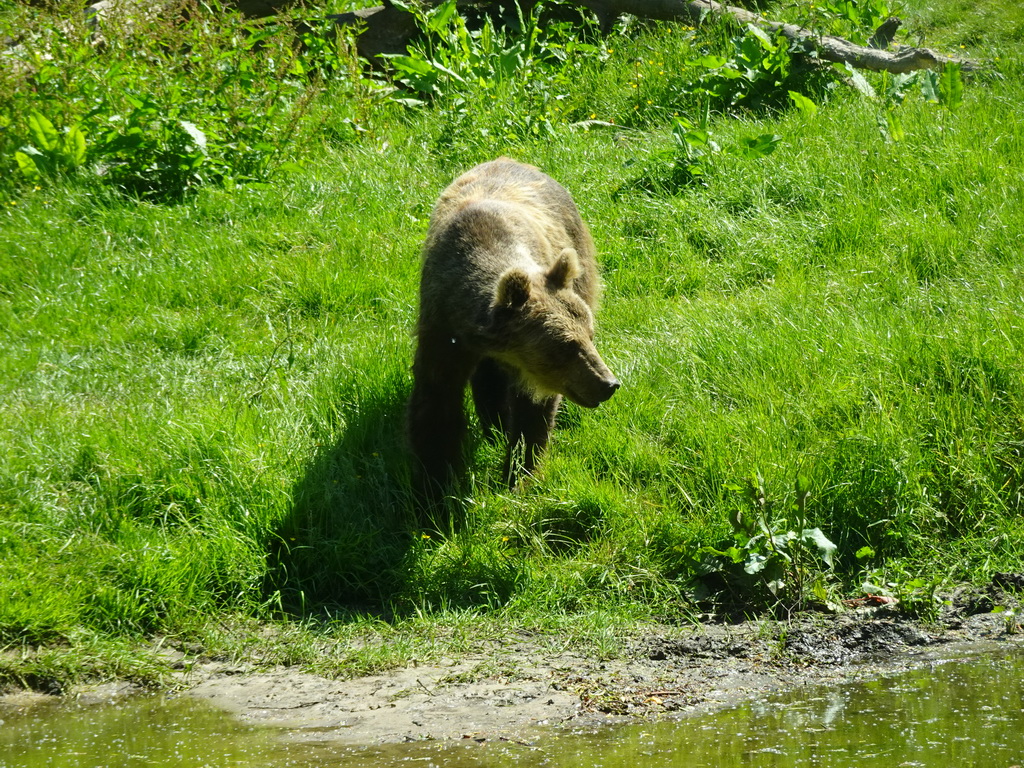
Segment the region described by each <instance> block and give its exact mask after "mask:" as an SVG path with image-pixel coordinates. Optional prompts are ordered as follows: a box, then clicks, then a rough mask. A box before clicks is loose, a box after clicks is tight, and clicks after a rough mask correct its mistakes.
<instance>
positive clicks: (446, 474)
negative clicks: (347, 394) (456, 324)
mask: <svg viewBox="0 0 1024 768" xmlns="http://www.w3.org/2000/svg"><path fill="white" fill-rule="evenodd" d="M453 341H454V340H450V343H451V342H453ZM451 346H453V347H454V346H455V345H454V344H453V343H452V344H451ZM454 351H455V350H448V349H445V348H444V347H442V348H441V349H440V350H438V349H437V347H436V346H435V345H430V344H423V343H422V341H421V344H420V345H419V348H418V349H417V352H416V360H415V362H414V363H413V388H412V396H411V397H410V398H409V414H408V429H409V443H410V447H411V448H412V453H413V456H414V457H415V458H416V461H417V463H418V467H417V469H418V470H419V471H418V472H417V474H418V475H419V483H418V485H419V487H420V490H421V491H423V492H425V493H426V494H427V495H428V496H429V497H433V498H436V497H437V496H438V495H439V494H440V493H441V492H442V491H443V490H444V488H445V487H446V486H448V485H449V484H450V483H451V481H452V480H453V479H454V478H455V477H456V476H457V475H458V473H459V471H460V470H461V464H462V441H463V438H464V437H465V434H466V414H465V410H464V408H463V405H462V400H463V392H464V391H465V389H466V384H467V383H468V381H469V373H470V370H471V369H472V368H471V365H469V364H468V363H467V361H466V360H465V359H463V358H462V356H461V355H458V354H452V352H454ZM446 353H447V354H446Z"/></svg>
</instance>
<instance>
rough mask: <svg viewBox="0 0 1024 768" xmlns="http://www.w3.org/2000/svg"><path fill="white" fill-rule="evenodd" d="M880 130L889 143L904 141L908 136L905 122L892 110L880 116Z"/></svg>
mask: <svg viewBox="0 0 1024 768" xmlns="http://www.w3.org/2000/svg"><path fill="white" fill-rule="evenodd" d="M878 130H879V131H880V132H881V134H882V137H883V138H884V139H885V140H886V141H887V142H896V141H903V139H904V138H905V137H906V135H907V134H906V131H904V130H903V121H902V120H900V116H899V115H897V114H896V113H895V112H893V111H892V110H891V109H890V110H887V111H886V112H885V114H884V115H879V116H878Z"/></svg>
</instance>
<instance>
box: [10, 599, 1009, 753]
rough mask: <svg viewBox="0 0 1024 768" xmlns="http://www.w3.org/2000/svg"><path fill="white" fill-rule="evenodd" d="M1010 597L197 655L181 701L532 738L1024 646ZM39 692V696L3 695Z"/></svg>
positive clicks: (377, 737) (383, 726)
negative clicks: (418, 655)
mask: <svg viewBox="0 0 1024 768" xmlns="http://www.w3.org/2000/svg"><path fill="white" fill-rule="evenodd" d="M1016 594H1018V593H1016V592H1012V593H1003V592H1002V591H998V592H994V591H993V588H992V587H989V588H987V589H979V588H968V587H965V588H961V589H958V590H957V591H956V592H954V593H952V594H950V595H949V596H947V597H946V600H945V605H944V606H943V608H942V610H941V612H940V615H939V618H938V620H937V621H934V622H929V623H926V622H921V621H919V620H916V619H913V618H909V617H907V616H906V615H904V614H902V613H901V612H900V611H899V610H898V606H896V605H893V604H884V605H877V606H863V607H855V608H851V609H850V610H847V611H845V612H843V613H840V614H820V613H811V614H804V615H800V616H797V617H795V618H793V619H791V620H789V621H786V622H774V621H747V622H742V623H738V624H713V623H712V624H705V625H702V626H700V627H693V628H679V627H658V626H646V627H641V628H638V629H637V631H636V633H635V634H634V635H632V636H630V637H627V638H620V640H619V643H618V647H617V652H616V653H615V654H614V658H610V659H602V658H598V657H596V656H595V655H593V654H588V653H583V652H581V651H578V650H574V649H568V650H567V649H559V647H558V646H557V644H554V643H552V642H551V638H545V637H540V636H531V635H529V634H526V633H518V634H512V635H511V636H509V637H507V638H504V639H501V640H493V639H492V640H488V641H486V642H483V643H481V644H479V645H477V646H476V647H474V648H472V649H468V650H467V651H466V652H465V653H462V654H459V655H458V656H457V657H454V656H453V657H451V658H448V659H442V660H439V661H432V662H431V663H422V664H411V665H409V666H406V667H404V668H400V669H395V670H391V671H389V672H387V673H384V674H379V675H370V676H364V677H355V678H351V679H345V680H335V679H328V678H324V677H319V676H316V675H311V674H308V673H305V672H303V671H301V670H298V669H295V668H286V667H281V668H276V669H271V670H256V669H255V668H248V667H247V666H246V665H245V664H237V663H226V662H218V661H212V660H198V661H197V660H194V659H193V660H190V661H189V663H187V664H185V663H183V664H182V665H181V671H180V679H179V680H178V682H179V686H180V688H181V692H180V693H178V694H175V695H178V696H187V697H192V698H196V699H200V700H205V701H207V702H210V703H212V704H213V705H215V706H217V707H220V708H223V709H225V710H227V711H229V712H231V713H233V714H235V715H236V716H237V717H238V718H240V719H241V720H242V721H243V722H247V723H252V724H263V725H268V726H275V727H278V728H282V729H284V733H285V736H286V738H288V739H295V740H301V741H332V742H340V743H344V744H349V745H361V746H372V745H380V744H395V743H403V742H412V741H424V740H467V739H468V740H475V741H477V742H488V741H515V742H532V741H534V740H536V739H538V738H541V737H542V736H543V734H544V733H545V731H548V732H550V730H551V728H552V727H569V728H573V729H587V728H593V727H598V726H600V725H604V724H610V723H622V722H630V721H638V720H644V719H651V718H664V717H680V716H688V715H696V714H701V713H704V712H710V711H714V710H715V709H717V708H720V707H723V706H728V705H730V704H734V703H738V702H741V701H744V700H749V699H751V698H757V697H760V696H763V695H765V694H767V693H770V692H773V691H779V690H783V689H794V688H798V687H801V686H806V685H815V684H829V683H841V682H846V681H852V680H857V679H865V678H870V677H876V676H879V675H886V674H892V673H896V672H899V671H902V670H906V669H910V668H914V667H919V666H922V665H927V664H933V663H937V662H938V661H941V660H944V659H950V658H962V657H965V656H970V655H974V654H978V653H984V652H987V651H992V650H999V649H1006V648H1009V647H1016V648H1024V631H1022V629H1021V625H1020V623H1019V622H1020V616H1021V611H1020V608H1021V605H1020V601H1019V600H1018V598H1017V597H1016ZM997 607H998V608H999V610H993V609H996V608H997ZM130 692H131V689H130V686H126V685H104V686H96V687H86V688H81V689H79V690H77V691H75V692H73V693H72V694H71V695H74V696H75V697H76V698H77V699H78V700H79V701H82V702H100V701H108V700H110V699H112V698H116V697H118V696H123V695H127V694H129V693H130ZM34 697H41V694H34V695H30V694H24V693H23V694H14V695H10V696H7V697H2V698H0V701H3V700H6V703H8V704H11V703H16V702H17V700H18V699H19V698H21V700H22V703H29V699H31V698H34ZM48 698H52V697H48Z"/></svg>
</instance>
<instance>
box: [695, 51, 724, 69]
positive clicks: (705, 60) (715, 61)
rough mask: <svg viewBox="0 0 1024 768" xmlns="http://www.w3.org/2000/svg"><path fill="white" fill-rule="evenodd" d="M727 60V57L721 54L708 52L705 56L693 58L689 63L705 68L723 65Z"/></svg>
mask: <svg viewBox="0 0 1024 768" xmlns="http://www.w3.org/2000/svg"><path fill="white" fill-rule="evenodd" d="M727 61H728V59H726V58H724V57H722V56H711V55H710V54H709V55H707V56H701V57H700V58H699V59H695V60H694V61H692V62H690V63H691V64H695V65H697V66H698V67H704V68H705V69H718V68H719V67H724V66H725V64H726V62H727Z"/></svg>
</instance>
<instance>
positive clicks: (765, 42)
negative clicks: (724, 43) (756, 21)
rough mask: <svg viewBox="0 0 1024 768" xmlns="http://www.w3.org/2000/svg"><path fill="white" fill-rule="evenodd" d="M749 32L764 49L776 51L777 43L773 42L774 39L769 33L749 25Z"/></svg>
mask: <svg viewBox="0 0 1024 768" xmlns="http://www.w3.org/2000/svg"><path fill="white" fill-rule="evenodd" d="M747 31H748V32H750V34H752V35H753V36H754V37H756V38H757V39H758V40H760V41H761V47H762V48H764V49H765V50H766V51H774V50H775V43H773V42H772V39H771V38H770V37H768V33H767V32H765V31H764V30H763V29H761V28H760V27H755V26H754V25H753V24H748V25H747Z"/></svg>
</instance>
